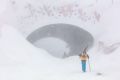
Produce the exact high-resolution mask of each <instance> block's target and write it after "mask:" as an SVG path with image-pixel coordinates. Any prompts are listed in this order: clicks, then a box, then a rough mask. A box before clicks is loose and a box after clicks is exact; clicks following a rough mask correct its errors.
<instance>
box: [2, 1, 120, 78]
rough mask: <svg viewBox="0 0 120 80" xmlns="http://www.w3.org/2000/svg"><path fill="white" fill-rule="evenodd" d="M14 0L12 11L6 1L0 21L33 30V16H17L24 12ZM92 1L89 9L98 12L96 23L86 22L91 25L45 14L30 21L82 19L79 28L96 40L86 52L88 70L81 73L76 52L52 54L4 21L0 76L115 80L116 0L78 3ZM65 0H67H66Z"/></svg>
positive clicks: (118, 67)
mask: <svg viewBox="0 0 120 80" xmlns="http://www.w3.org/2000/svg"><path fill="white" fill-rule="evenodd" d="M0 1H7V0H0ZM17 1H18V3H17V5H18V4H19V3H20V4H19V5H18V6H17V7H18V8H17V7H16V6H12V7H14V10H15V12H14V11H13V12H12V11H11V10H12V9H11V7H10V5H9V8H10V9H8V10H7V11H6V13H5V14H4V13H3V14H2V15H0V21H1V22H0V24H1V23H4V24H9V25H14V27H17V28H18V29H21V31H22V32H23V33H25V34H28V33H30V32H31V31H32V30H33V27H31V26H30V25H31V24H33V23H31V22H32V21H34V19H33V20H32V19H31V18H30V20H28V19H25V20H23V19H21V18H20V17H21V15H22V16H24V14H23V13H24V11H22V9H21V8H20V7H19V6H20V5H21V4H22V0H17ZM25 1H27V0H25ZM52 1H54V0H52ZM52 1H51V2H52ZM63 1H64V0H62V1H60V2H61V3H63ZM95 1H98V4H96V5H94V8H93V10H94V9H97V10H98V12H100V13H101V14H102V15H101V18H100V21H99V22H98V23H97V24H94V25H93V23H92V24H91V25H90V26H93V28H90V27H89V26H88V23H87V25H85V23H86V22H84V23H82V22H80V23H79V20H78V19H76V18H72V20H71V19H70V18H60V19H53V18H49V19H48V17H46V18H45V17H44V18H45V19H44V20H43V22H38V21H39V20H40V19H41V18H40V19H39V20H38V21H37V22H34V25H32V26H38V24H40V25H45V24H46V23H48V24H49V23H54V22H55V21H56V22H67V23H71V22H75V23H73V24H77V25H80V24H81V23H82V25H83V26H84V25H85V26H84V27H83V28H84V29H86V30H88V31H89V32H91V34H93V35H94V38H95V40H96V41H95V44H94V47H93V48H92V49H91V50H90V51H89V52H88V53H89V55H90V63H91V72H89V67H88V72H87V73H82V71H81V64H80V60H79V57H78V56H73V57H69V58H67V59H58V58H55V57H52V56H51V55H50V54H49V53H48V52H46V51H45V50H43V49H38V48H36V47H34V46H33V45H32V44H31V43H29V42H28V41H26V39H25V38H24V37H23V36H22V35H21V32H19V31H17V30H16V29H14V27H10V26H8V25H5V26H0V27H1V28H0V29H1V30H0V80H119V79H120V76H119V74H120V64H119V61H120V58H119V56H120V48H119V42H120V35H119V33H120V32H119V29H120V28H119V26H120V23H119V21H120V16H119V14H120V5H119V4H120V1H119V0H92V1H91V2H87V1H85V2H84V1H82V2H83V3H81V4H83V5H82V6H83V7H84V6H85V5H88V4H91V3H94V2H95ZM65 2H69V1H68V0H66V1H65ZM72 2H74V0H72ZM111 2H112V4H111ZM12 3H14V2H12ZM43 3H46V1H45V0H44V1H43ZM49 3H50V2H49ZM23 5H24V4H23ZM0 6H1V5H0ZM2 7H3V8H0V9H1V10H0V13H1V12H3V11H4V9H5V8H4V6H2ZM19 9H20V11H19ZM83 9H84V8H83ZM17 10H18V11H17ZM86 10H87V9H86ZM17 12H18V13H17ZM22 12H23V13H22ZM13 13H16V16H14V14H13ZM3 15H4V16H3ZM19 15H20V16H19ZM25 15H26V13H25ZM16 17H17V18H16ZM46 19H48V21H46ZM27 20H28V21H27ZM59 20H61V21H59ZM21 23H23V24H21ZM28 23H31V24H28ZM37 23H38V24H37ZM89 23H91V22H89ZM35 24H36V25H35ZM21 26H22V27H21ZM25 26H26V27H25ZM96 26H97V27H96ZM28 27H30V30H28ZM34 29H35V28H34ZM96 30H97V31H96ZM26 31H28V32H26ZM23 33H22V34H23ZM101 42H102V43H101ZM113 45H115V50H114V51H113V52H110V53H109V54H107V53H106V51H105V50H104V49H107V51H110V50H111V49H113V48H114V46H113ZM97 73H101V74H102V75H97Z"/></svg>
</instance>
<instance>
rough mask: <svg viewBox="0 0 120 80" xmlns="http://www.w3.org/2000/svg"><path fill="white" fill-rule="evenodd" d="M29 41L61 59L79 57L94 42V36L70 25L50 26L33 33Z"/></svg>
mask: <svg viewBox="0 0 120 80" xmlns="http://www.w3.org/2000/svg"><path fill="white" fill-rule="evenodd" d="M27 40H28V41H30V42H31V43H32V44H33V45H35V46H36V47H38V48H43V49H45V50H47V51H48V52H49V53H50V54H51V55H53V56H55V57H59V58H66V57H69V56H74V55H79V54H81V53H82V52H83V50H84V49H85V48H86V47H88V49H89V48H91V47H92V45H93V42H94V39H93V37H92V35H91V34H90V33H89V32H87V31H86V30H83V29H82V28H80V27H77V26H74V25H70V24H60V23H59V24H50V25H46V26H43V27H40V28H39V29H37V30H35V31H33V32H32V33H31V34H30V35H29V36H28V37H27Z"/></svg>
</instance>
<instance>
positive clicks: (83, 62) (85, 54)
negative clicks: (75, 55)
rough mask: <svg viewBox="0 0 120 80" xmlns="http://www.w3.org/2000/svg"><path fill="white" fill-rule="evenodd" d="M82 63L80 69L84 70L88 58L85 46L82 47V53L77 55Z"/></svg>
mask: <svg viewBox="0 0 120 80" xmlns="http://www.w3.org/2000/svg"><path fill="white" fill-rule="evenodd" d="M79 56H80V59H81V63H82V71H83V72H86V61H87V60H88V59H89V56H88V54H87V52H86V48H85V49H84V51H83V53H82V54H80V55H79Z"/></svg>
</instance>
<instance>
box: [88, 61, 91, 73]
mask: <svg viewBox="0 0 120 80" xmlns="http://www.w3.org/2000/svg"><path fill="white" fill-rule="evenodd" d="M88 65H89V70H90V72H91V66H90V60H89V59H88Z"/></svg>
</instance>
